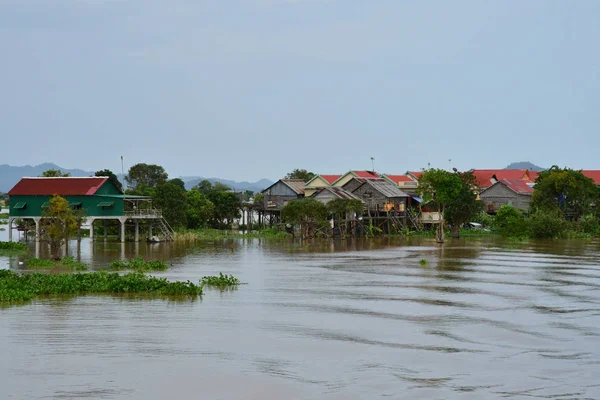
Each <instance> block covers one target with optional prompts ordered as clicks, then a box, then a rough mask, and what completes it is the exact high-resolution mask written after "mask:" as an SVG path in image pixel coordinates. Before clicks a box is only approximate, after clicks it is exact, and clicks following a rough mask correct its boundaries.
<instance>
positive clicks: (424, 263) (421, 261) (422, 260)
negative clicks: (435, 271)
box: [419, 258, 429, 266]
mask: <svg viewBox="0 0 600 400" xmlns="http://www.w3.org/2000/svg"><path fill="white" fill-rule="evenodd" d="M419 264H421V265H423V266H425V265H427V264H429V261H427V260H426V259H424V258H421V259H420V260H419Z"/></svg>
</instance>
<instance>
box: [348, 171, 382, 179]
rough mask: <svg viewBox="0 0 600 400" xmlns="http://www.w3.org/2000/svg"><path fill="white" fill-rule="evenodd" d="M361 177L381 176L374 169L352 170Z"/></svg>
mask: <svg viewBox="0 0 600 400" xmlns="http://www.w3.org/2000/svg"><path fill="white" fill-rule="evenodd" d="M351 172H352V173H353V174H354V175H356V176H358V177H359V178H379V174H378V173H377V172H373V171H351Z"/></svg>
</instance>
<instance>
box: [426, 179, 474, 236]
mask: <svg viewBox="0 0 600 400" xmlns="http://www.w3.org/2000/svg"><path fill="white" fill-rule="evenodd" d="M461 190H463V182H462V180H461V178H460V176H459V175H458V174H453V173H451V172H448V171H445V170H443V169H433V168H432V169H429V170H427V171H425V172H424V173H423V175H422V176H421V179H420V180H419V191H420V192H421V195H422V196H423V198H424V199H425V200H429V201H431V202H430V204H429V205H430V206H433V207H437V209H438V210H439V212H440V215H441V220H440V223H439V225H438V228H437V231H436V240H437V241H438V242H443V241H444V212H445V211H446V207H448V205H450V204H453V203H454V202H456V201H457V200H458V198H459V197H460V194H461Z"/></svg>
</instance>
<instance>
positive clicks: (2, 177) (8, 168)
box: [0, 163, 94, 192]
mask: <svg viewBox="0 0 600 400" xmlns="http://www.w3.org/2000/svg"><path fill="white" fill-rule="evenodd" d="M49 169H59V170H61V171H62V172H68V173H70V174H71V176H92V175H94V173H93V172H90V171H84V170H81V169H67V168H62V167H59V166H58V165H56V164H52V163H44V164H40V165H33V166H32V165H25V166H22V167H13V166H12V165H7V164H2V165H0V192H8V191H9V190H10V189H12V188H13V186H15V185H16V184H17V182H19V180H21V178H23V177H25V176H40V175H41V174H42V173H43V172H44V171H48V170H49Z"/></svg>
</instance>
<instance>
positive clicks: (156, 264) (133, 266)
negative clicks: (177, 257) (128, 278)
mask: <svg viewBox="0 0 600 400" xmlns="http://www.w3.org/2000/svg"><path fill="white" fill-rule="evenodd" d="M108 267H109V268H110V269H111V270H113V271H122V270H126V269H127V270H132V271H137V272H150V271H166V270H167V269H168V268H169V266H168V265H167V264H165V263H164V262H162V261H158V260H151V261H144V259H143V258H141V257H138V258H134V259H133V260H130V261H128V260H114V261H113V262H111V263H110V265H109V266H108Z"/></svg>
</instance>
